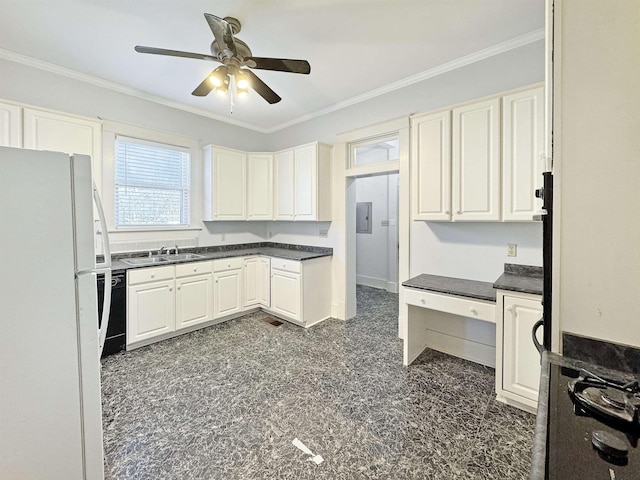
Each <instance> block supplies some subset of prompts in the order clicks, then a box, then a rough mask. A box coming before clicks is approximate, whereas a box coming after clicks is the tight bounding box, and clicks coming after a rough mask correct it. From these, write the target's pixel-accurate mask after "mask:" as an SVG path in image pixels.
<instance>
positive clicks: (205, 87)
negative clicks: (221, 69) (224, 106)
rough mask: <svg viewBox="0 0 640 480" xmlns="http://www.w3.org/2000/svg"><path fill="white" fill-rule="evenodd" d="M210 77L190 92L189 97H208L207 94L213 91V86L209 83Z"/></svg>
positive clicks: (205, 78)
mask: <svg viewBox="0 0 640 480" xmlns="http://www.w3.org/2000/svg"><path fill="white" fill-rule="evenodd" d="M209 77H210V75H207V76H206V77H204V80H203V81H202V83H201V84H200V85H198V86H197V87H196V89H195V90H194V91H193V92H191V95H195V96H196V97H206V96H207V95H209V92H211V90H213V84H212V83H211V82H210V81H209Z"/></svg>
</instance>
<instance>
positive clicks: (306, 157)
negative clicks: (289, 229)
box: [293, 144, 318, 220]
mask: <svg viewBox="0 0 640 480" xmlns="http://www.w3.org/2000/svg"><path fill="white" fill-rule="evenodd" d="M317 160H318V148H317V146H316V145H315V144H314V145H308V146H305V147H301V148H296V149H295V150H294V166H293V175H294V182H293V183H294V187H293V190H294V213H293V216H294V220H317V210H316V202H317V194H318V190H317V187H318V184H317Z"/></svg>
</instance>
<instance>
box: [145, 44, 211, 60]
mask: <svg viewBox="0 0 640 480" xmlns="http://www.w3.org/2000/svg"><path fill="white" fill-rule="evenodd" d="M135 51H136V52H139V53H152V54H154V55H167V56H169V57H184V58H195V59H196V60H213V61H214V62H218V61H219V60H218V59H217V58H216V57H214V56H213V55H204V54H202V53H191V52H181V51H180V50H166V49H164V48H155V47H143V46H141V45H136V47H135Z"/></svg>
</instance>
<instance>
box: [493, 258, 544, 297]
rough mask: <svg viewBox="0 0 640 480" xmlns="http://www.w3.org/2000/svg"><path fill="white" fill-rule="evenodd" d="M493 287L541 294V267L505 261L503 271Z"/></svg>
mask: <svg viewBox="0 0 640 480" xmlns="http://www.w3.org/2000/svg"><path fill="white" fill-rule="evenodd" d="M493 288H496V289H499V290H510V291H512V292H522V293H532V294H534V295H542V267H533V266H529V265H515V264H511V263H505V264H504V273H503V274H502V275H500V278H498V280H496V281H495V283H494V284H493Z"/></svg>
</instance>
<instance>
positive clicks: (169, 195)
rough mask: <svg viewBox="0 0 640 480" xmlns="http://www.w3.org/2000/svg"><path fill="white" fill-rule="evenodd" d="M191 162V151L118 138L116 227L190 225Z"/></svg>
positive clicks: (116, 151)
mask: <svg viewBox="0 0 640 480" xmlns="http://www.w3.org/2000/svg"><path fill="white" fill-rule="evenodd" d="M190 200H191V159H190V155H189V151H188V149H185V148H181V147H176V146H173V145H165V144H160V143H153V142H146V141H143V140H138V139H132V138H127V137H121V136H118V137H117V138H116V145H115V226H116V228H117V227H137V226H140V227H152V226H187V225H189V222H190Z"/></svg>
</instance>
